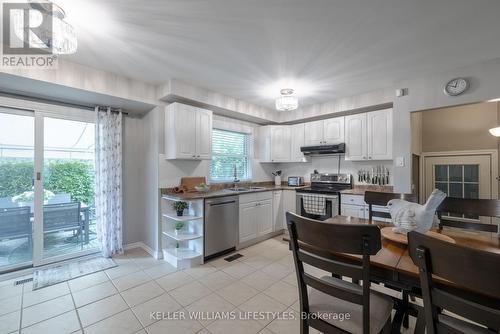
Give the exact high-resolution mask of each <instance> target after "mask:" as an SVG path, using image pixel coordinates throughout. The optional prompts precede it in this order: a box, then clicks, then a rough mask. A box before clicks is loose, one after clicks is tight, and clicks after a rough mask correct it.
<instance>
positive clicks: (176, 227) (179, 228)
mask: <svg viewBox="0 0 500 334" xmlns="http://www.w3.org/2000/svg"><path fill="white" fill-rule="evenodd" d="M183 227H184V223H183V222H178V223H175V230H176V231H179V230H182V228H183Z"/></svg>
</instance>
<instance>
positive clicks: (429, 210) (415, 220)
mask: <svg viewBox="0 0 500 334" xmlns="http://www.w3.org/2000/svg"><path fill="white" fill-rule="evenodd" d="M445 198H446V194H445V193H444V192H442V191H441V190H438V189H434V190H433V191H432V193H431V195H430V196H429V198H428V199H427V202H426V203H425V204H424V205H420V204H418V203H411V202H408V201H405V200H402V199H392V200H390V201H389V202H388V203H387V207H388V208H389V213H390V214H391V217H392V223H393V224H394V226H395V227H394V228H393V231H394V232H396V233H401V234H406V233H408V232H410V231H414V230H415V231H418V232H421V233H425V232H427V231H428V230H430V229H431V227H432V224H433V223H434V220H435V219H437V217H436V216H435V213H436V209H437V208H438V206H439V204H441V202H442V201H443V200H444V199H445Z"/></svg>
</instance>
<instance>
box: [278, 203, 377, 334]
mask: <svg viewBox="0 0 500 334" xmlns="http://www.w3.org/2000/svg"><path fill="white" fill-rule="evenodd" d="M286 219H287V226H288V231H289V233H290V244H291V248H292V252H293V257H294V262H295V269H296V273H297V280H298V283H299V294H300V304H301V311H302V312H305V313H308V312H309V304H308V300H309V297H308V291H307V286H311V287H313V288H314V289H316V290H319V291H321V292H323V293H325V294H328V295H331V296H334V297H337V298H339V299H343V300H346V301H349V302H351V303H356V304H358V305H362V307H363V333H369V331H370V278H369V277H370V255H374V254H376V253H377V252H378V251H379V250H380V248H381V247H382V246H381V240H380V229H379V228H378V227H377V226H375V225H368V224H349V225H347V224H331V223H325V222H321V221H317V220H312V219H308V218H305V217H301V216H298V215H296V214H293V213H291V212H287V213H286ZM331 252H339V253H349V254H357V255H362V260H361V262H353V261H348V260H347V259H346V260H345V261H342V260H339V259H338V258H333V257H332V256H331ZM329 254H330V256H329ZM303 263H306V264H309V265H311V266H313V267H316V268H319V269H322V270H325V271H328V272H330V273H334V274H337V275H340V276H348V277H351V278H352V279H354V280H363V289H362V292H360V290H359V286H357V288H356V286H355V284H354V283H351V284H352V288H351V287H350V286H349V284H346V286H345V287H343V288H339V287H336V286H334V285H332V284H329V283H328V282H326V281H325V280H322V279H320V278H316V277H314V276H312V275H310V274H308V273H306V272H304V266H303ZM313 318H314V317H311V319H308V322H309V323H310V325H311V326H313V327H315V328H316V329H318V330H320V331H322V332H325V331H328V329H330V330H331V328H332V325H330V324H328V323H327V322H325V321H323V320H321V319H315V318H314V319H313Z"/></svg>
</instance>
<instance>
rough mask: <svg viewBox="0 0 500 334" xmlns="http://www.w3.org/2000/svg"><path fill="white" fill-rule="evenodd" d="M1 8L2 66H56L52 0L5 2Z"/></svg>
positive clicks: (46, 67) (51, 67)
mask: <svg viewBox="0 0 500 334" xmlns="http://www.w3.org/2000/svg"><path fill="white" fill-rule="evenodd" d="M2 11H3V15H2V17H3V26H2V28H3V36H2V37H3V43H2V45H3V55H2V67H4V68H36V69H55V68H56V67H57V57H56V56H55V55H54V54H53V53H54V52H53V41H54V38H53V18H54V11H53V5H52V3H50V2H43V3H41V2H40V3H35V2H30V3H3V6H2Z"/></svg>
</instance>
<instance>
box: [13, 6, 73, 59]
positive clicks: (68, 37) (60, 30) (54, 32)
mask: <svg viewBox="0 0 500 334" xmlns="http://www.w3.org/2000/svg"><path fill="white" fill-rule="evenodd" d="M30 6H31V8H33V10H30V11H29V16H30V17H29V19H30V23H31V24H33V25H34V26H36V25H37V24H36V23H38V24H40V23H41V21H42V20H43V18H42V13H44V14H47V15H50V16H51V17H52V29H47V30H42V32H39V35H41V36H37V35H35V34H30V37H29V38H30V41H29V42H30V45H37V46H38V47H40V48H46V47H51V48H52V53H54V54H72V53H75V52H76V49H77V47H78V42H77V39H76V33H75V29H74V28H73V26H72V25H70V24H68V23H67V22H66V21H65V20H64V18H65V17H66V13H65V12H64V10H63V9H62V8H61V7H59V6H58V5H56V4H54V3H52V2H50V1H39V2H30ZM23 16H24V13H23V11H14V15H13V27H14V32H15V34H16V35H17V36H18V37H19V38H20V39H21V40H22V39H23V35H24V31H25V30H26V26H25V22H24V17H23ZM39 37H40V38H39ZM45 41H48V44H50V45H46V44H47V43H46V42H45Z"/></svg>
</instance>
